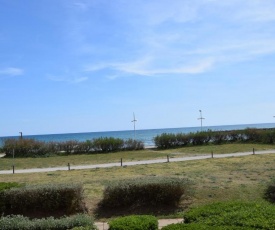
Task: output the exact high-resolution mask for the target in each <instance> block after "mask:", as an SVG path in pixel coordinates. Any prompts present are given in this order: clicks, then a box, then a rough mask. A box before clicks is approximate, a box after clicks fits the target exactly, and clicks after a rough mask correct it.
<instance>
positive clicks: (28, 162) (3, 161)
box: [0, 144, 275, 170]
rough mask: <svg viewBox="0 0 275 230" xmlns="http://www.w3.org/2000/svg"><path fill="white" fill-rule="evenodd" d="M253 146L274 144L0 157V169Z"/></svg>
mask: <svg viewBox="0 0 275 230" xmlns="http://www.w3.org/2000/svg"><path fill="white" fill-rule="evenodd" d="M253 148H255V151H257V150H269V149H274V148H275V146H274V145H263V144H225V145H205V146H199V147H198V146H196V147H192V146H191V147H185V148H177V149H172V150H171V149H170V150H157V149H145V150H141V151H123V152H115V153H105V154H81V155H69V156H55V157H46V158H16V156H15V160H13V159H7V158H0V170H10V169H11V168H12V165H13V163H14V164H15V167H16V169H27V168H47V167H56V166H64V167H65V166H67V164H68V163H70V164H71V165H87V164H101V163H114V162H120V159H121V158H122V159H123V161H124V162H125V161H138V160H149V159H159V158H166V157H167V155H169V156H170V157H183V156H195V155H200V154H210V153H211V152H212V151H213V152H214V154H219V153H221V154H222V153H235V152H247V151H251V152H252V149H253Z"/></svg>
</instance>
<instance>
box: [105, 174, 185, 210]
mask: <svg viewBox="0 0 275 230" xmlns="http://www.w3.org/2000/svg"><path fill="white" fill-rule="evenodd" d="M189 192H190V182H189V181H188V180H186V179H179V178H165V177H148V178H136V179H128V180H122V181H118V182H115V183H114V182H113V183H112V184H110V185H109V186H107V187H106V188H105V190H104V195H103V200H102V201H101V206H102V207H109V208H117V207H118V208H122V207H128V208H131V207H140V206H146V207H155V206H157V207H159V206H162V205H168V206H176V205H178V203H179V201H180V199H181V197H182V195H187V194H189Z"/></svg>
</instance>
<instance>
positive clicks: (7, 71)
mask: <svg viewBox="0 0 275 230" xmlns="http://www.w3.org/2000/svg"><path fill="white" fill-rule="evenodd" d="M23 74H24V70H23V69H20V68H13V67H8V68H4V69H0V75H5V76H19V75H23Z"/></svg>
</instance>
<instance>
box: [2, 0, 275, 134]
mask: <svg viewBox="0 0 275 230" xmlns="http://www.w3.org/2000/svg"><path fill="white" fill-rule="evenodd" d="M0 4H1V8H0V50H1V52H0V95H1V96H0V97H1V119H0V136H9V135H18V132H20V131H22V132H23V134H52V133H71V132H72V133H73V132H93V131H111V130H130V129H132V128H133V123H131V120H132V116H133V112H135V114H136V118H137V120H138V122H137V123H136V128H137V129H152V128H170V127H171V128H172V127H192V126H200V121H199V120H198V119H197V118H198V117H199V115H200V114H199V110H202V111H203V116H204V117H205V118H206V119H205V120H204V125H207V126H211V125H230V124H251V123H273V122H275V120H274V119H275V118H273V115H275V100H274V99H275V96H274V87H275V26H274V25H275V1H274V0H249V1H247V0H223V1H220V0H193V1H189V0H173V1H171V0H150V1H148V0H114V1H111V0H24V1H22V0H13V1H10V0H0Z"/></svg>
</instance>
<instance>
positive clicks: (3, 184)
mask: <svg viewBox="0 0 275 230" xmlns="http://www.w3.org/2000/svg"><path fill="white" fill-rule="evenodd" d="M22 186H23V185H21V184H19V183H17V182H0V192H1V191H3V190H6V189H11V188H18V187H22Z"/></svg>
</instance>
